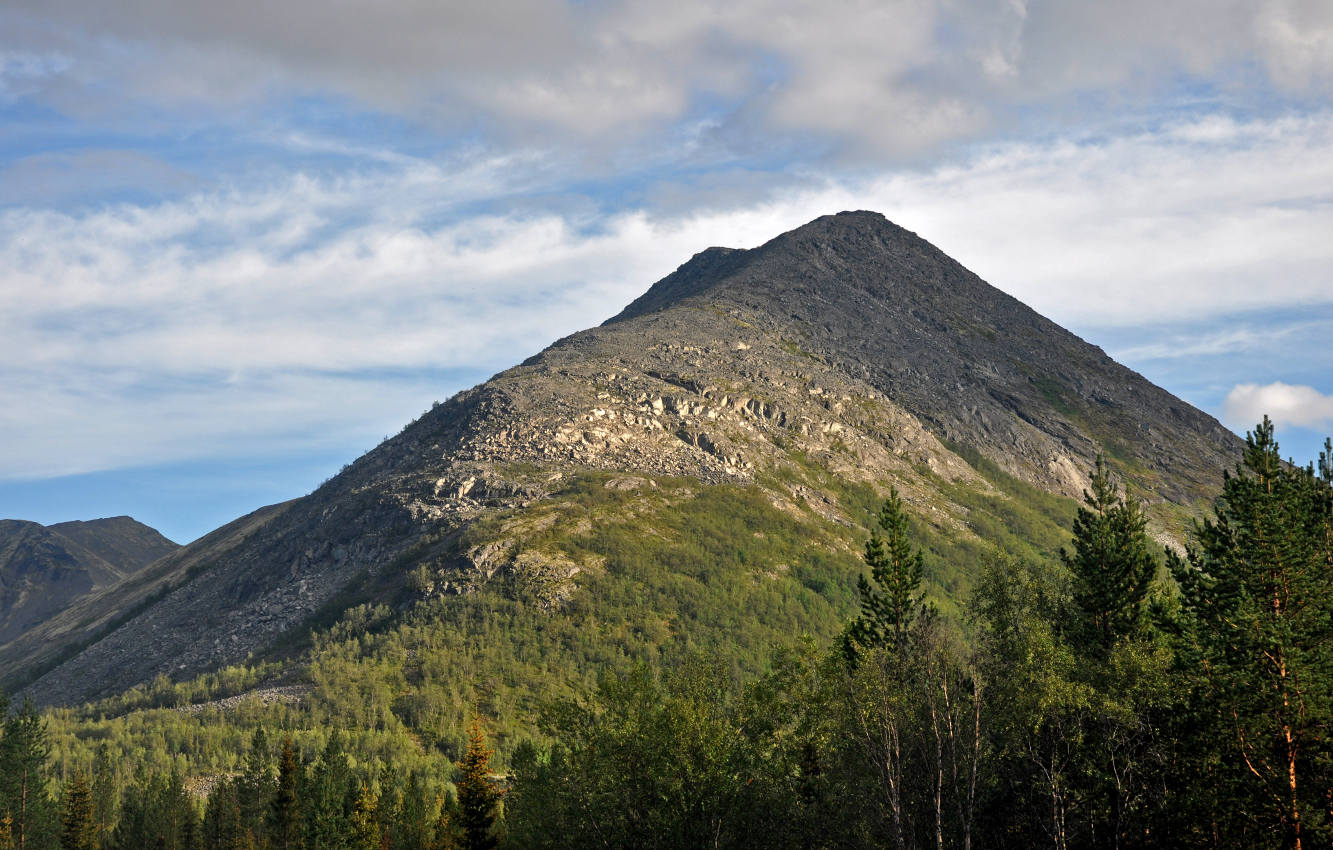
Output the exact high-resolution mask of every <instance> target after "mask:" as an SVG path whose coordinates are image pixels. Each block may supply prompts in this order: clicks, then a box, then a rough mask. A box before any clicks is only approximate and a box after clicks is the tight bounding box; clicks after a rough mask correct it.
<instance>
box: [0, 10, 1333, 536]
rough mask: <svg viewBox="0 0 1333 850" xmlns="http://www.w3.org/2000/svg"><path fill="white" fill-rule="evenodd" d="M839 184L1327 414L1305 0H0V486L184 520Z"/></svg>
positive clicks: (823, 206)
mask: <svg viewBox="0 0 1333 850" xmlns="http://www.w3.org/2000/svg"><path fill="white" fill-rule="evenodd" d="M845 209H872V210H877V211H879V212H882V213H884V214H885V215H886V216H888V217H889V218H890V219H891V220H893V221H894V222H896V223H898V224H900V225H902V226H903V227H906V228H907V229H909V230H912V231H915V232H916V233H918V234H920V235H921V236H923V237H925V238H926V239H928V240H930V241H931V242H933V243H934V244H935V245H937V246H938V247H940V248H941V249H942V250H944V251H945V252H946V253H948V254H950V255H952V256H953V257H955V258H956V259H958V260H959V261H960V262H962V263H963V264H964V265H966V266H968V267H969V268H970V269H972V270H973V271H975V272H976V273H977V274H979V275H980V276H981V277H982V278H984V279H986V280H987V281H989V282H990V283H992V284H994V285H995V286H997V287H999V288H1000V289H1002V290H1004V291H1006V292H1008V293H1010V294H1012V295H1014V296H1015V297H1017V298H1019V299H1021V300H1023V301H1024V302H1026V303H1027V304H1029V305H1030V306H1032V307H1033V308H1035V309H1037V310H1038V311H1039V312H1041V313H1043V314H1045V315H1046V316H1048V317H1050V318H1052V319H1053V320H1055V321H1057V322H1059V323H1060V324H1062V325H1064V326H1066V327H1068V328H1069V329H1071V330H1072V331H1074V332H1075V333H1077V334H1079V335H1080V336H1082V337H1083V338H1084V339H1086V340H1088V341H1090V342H1092V343H1094V344H1096V345H1099V346H1101V347H1102V348H1103V349H1105V350H1106V351H1107V352H1108V353H1109V354H1110V355H1111V356H1113V357H1115V358H1116V359H1118V360H1120V361H1121V362H1123V363H1125V364H1127V365H1128V366H1130V367H1131V368H1133V369H1135V370H1137V371H1139V372H1141V373H1142V374H1144V375H1145V376H1147V377H1148V378H1149V379H1151V380H1153V381H1154V382H1156V383H1158V384H1160V385H1161V386H1163V387H1165V388H1166V389H1168V390H1170V391H1171V392H1173V393H1175V394H1176V395H1178V396H1180V397H1182V398H1184V399H1185V400H1187V401H1189V402H1191V403H1193V404H1195V405H1197V406H1199V407H1200V408H1202V409H1203V410H1205V411H1207V412H1209V413H1211V414H1212V415H1214V416H1216V417H1218V418H1219V419H1220V420H1221V421H1222V422H1223V423H1224V424H1226V425H1227V426H1228V427H1230V428H1232V429H1234V430H1236V431H1237V432H1238V433H1244V432H1245V430H1247V429H1250V428H1253V427H1254V425H1255V423H1256V422H1258V421H1259V419H1260V418H1261V417H1262V416H1263V415H1264V414H1267V415H1269V416H1271V417H1272V418H1273V419H1274V421H1275V422H1276V424H1277V432H1278V438H1279V441H1280V442H1281V444H1282V448H1283V452H1284V454H1286V455H1288V456H1291V457H1293V458H1294V459H1296V460H1297V461H1299V462H1302V463H1304V462H1307V461H1310V460H1312V459H1313V458H1314V457H1316V455H1317V454H1318V450H1319V447H1320V446H1322V444H1323V436H1324V435H1325V434H1329V433H1333V346H1331V345H1330V344H1329V340H1330V339H1333V4H1330V3H1328V2H1325V0H1264V1H1263V2H1254V1H1253V0H1247V2H1231V0H1176V2H1172V3H1161V2H1159V0H1120V2H1117V3H1093V2H1068V1H1067V0H1063V1H1062V2H1041V0H873V1H872V0H825V2H820V3H810V2H787V1H786V0H773V2H759V0H728V2H711V1H710V2H705V1H704V0H674V2H672V3H669V4H664V3H657V2H648V0H621V2H616V0H575V1H574V2H559V0H509V1H508V2H497V0H491V1H490V2H457V0H443V2H442V1H441V0H377V2H374V3H370V2H355V0H344V2H337V3H328V2H326V0H320V1H319V2H313V0H285V1H284V2H283V3H271V2H268V0H263V2H260V0H233V2H231V3H225V4H219V3H202V2H197V0H133V2H128V3H116V4H107V3H105V2H101V0H43V2H42V3H40V4H38V3H33V2H28V0H0V516H4V517H14V518H22V519H30V520H35V521H38V522H43V523H51V522H58V521H63V520H68V519H89V518H93V517H98V516H112V515H119V514H130V515H132V516H134V517H136V518H137V519H139V520H141V521H143V522H146V523H148V524H150V525H152V526H154V527H156V528H158V529H160V530H161V531H163V532H164V533H165V534H167V536H169V537H171V538H172V539H175V540H177V541H179V542H187V541H189V540H191V539H193V538H195V537H197V536H199V535H201V534H204V533H206V532H207V531H209V530H211V529H212V528H215V527H217V526H219V525H221V524H223V523H225V522H227V521H229V520H230V519H233V518H235V517H237V516H239V515H241V514H243V513H246V512H248V511H250V510H253V509H255V508H258V507H260V506H261V505H264V504H270V503H273V502H277V501H281V500H284V499H289V498H293V497H296V496H300V495H303V494H304V493H307V492H309V491H310V490H312V489H314V488H315V487H316V486H318V485H319V484H320V483H321V482H322V481H323V480H324V479H325V478H327V477H329V476H330V475H332V474H335V473H336V472H337V471H338V470H339V469H340V468H341V467H342V465H343V464H344V463H347V462H348V461H350V460H352V459H354V458H355V457H356V456H358V455H359V454H361V453H362V452H364V451H366V450H368V449H369V448H371V447H373V446H374V445H375V444H376V443H378V442H379V441H380V440H381V439H383V438H384V437H385V436H387V435H390V434H393V433H396V432H397V431H398V430H400V429H401V428H402V427H403V425H404V424H406V423H407V422H409V421H410V420H411V419H413V418H414V417H416V416H417V415H419V414H420V413H421V412H422V411H423V410H425V409H427V408H429V407H430V405H431V403H432V402H434V401H437V400H443V399H445V398H448V397H449V396H451V395H452V394H453V393H455V392H457V391H459V390H461V389H465V388H467V387H469V386H472V385H474V384H476V383H478V382H480V381H483V380H485V379H486V378H487V377H489V376H490V375H491V374H493V373H495V372H497V371H499V370H501V369H504V368H506V367H508V366H510V365H513V364H515V363H517V362H518V361H520V360H522V359H524V358H526V357H528V356H530V355H531V354H534V353H536V352H537V351H539V350H541V349H542V348H544V347H545V346H546V345H548V344H550V343H551V342H552V341H554V340H556V339H558V338H559V337H561V336H564V335H566V334H568V333H571V332H573V331H576V330H579V329H581V328H584V327H588V326H590V325H594V324H597V323H599V322H601V321H603V320H604V319H606V318H608V317H609V316H611V315H613V314H615V313H616V312H618V311H619V310H620V308H621V307H622V306H624V305H625V304H626V303H628V302H629V301H631V300H633V298H635V297H636V296H637V295H639V294H640V293H642V292H643V291H644V290H645V289H647V287H648V286H649V285H651V284H652V283H653V282H654V281H655V280H658V279H659V278H661V277H663V276H664V275H666V274H668V273H670V272H671V271H672V270H674V269H675V268H676V267H677V266H678V265H680V264H681V263H682V262H684V261H685V260H686V259H688V258H689V257H690V256H691V255H693V254H695V253H697V252H698V251H700V250H702V249H704V248H706V247H709V246H713V245H724V246H728V247H735V248H749V247H753V246H755V245H758V244H761V243H763V242H765V241H767V240H768V239H770V238H772V237H773V236H775V235H777V234H778V233H780V232H782V231H784V230H788V229H791V228H793V227H797V226H799V225H801V224H803V223H805V222H807V221H809V220H811V219H813V218H815V217H817V216H819V215H824V214H827V213H832V212H837V211H839V210H845Z"/></svg>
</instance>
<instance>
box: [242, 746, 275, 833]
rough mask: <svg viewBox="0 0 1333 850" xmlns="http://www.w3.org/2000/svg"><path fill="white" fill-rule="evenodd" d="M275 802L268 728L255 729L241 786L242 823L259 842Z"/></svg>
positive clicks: (246, 757) (246, 758)
mask: <svg viewBox="0 0 1333 850" xmlns="http://www.w3.org/2000/svg"><path fill="white" fill-rule="evenodd" d="M272 798H273V755H272V753H271V752H269V743H268V735H267V733H265V732H264V727H262V726H260V727H258V728H256V729H255V732H254V735H253V736H251V738H250V752H248V753H246V756H245V769H244V771H243V772H242V774H241V776H240V782H239V785H238V786H237V799H238V802H239V804H240V808H241V823H242V824H243V825H244V826H245V828H246V829H247V830H248V831H249V832H250V833H251V834H252V835H254V836H255V837H256V838H257V839H262V837H263V835H264V828H265V826H266V825H267V824H266V821H267V817H268V806H269V801H270V800H271V799H272Z"/></svg>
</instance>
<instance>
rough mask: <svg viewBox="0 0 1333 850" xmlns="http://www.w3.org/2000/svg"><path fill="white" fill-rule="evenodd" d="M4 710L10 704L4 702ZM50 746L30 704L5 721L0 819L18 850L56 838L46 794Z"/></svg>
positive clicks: (0, 756)
mask: <svg viewBox="0 0 1333 850" xmlns="http://www.w3.org/2000/svg"><path fill="white" fill-rule="evenodd" d="M2 702H3V705H4V707H5V708H7V707H8V705H9V701H8V700H3V701H2ZM50 753H51V746H50V743H49V741H48V738H47V733H46V721H44V720H42V718H41V715H39V714H38V713H37V707H36V706H34V705H33V703H32V701H31V700H24V702H23V706H22V708H20V709H19V710H18V711H17V712H15V713H14V714H13V715H11V716H9V717H8V718H6V719H5V721H4V731H3V737H0V765H3V770H0V815H8V816H9V818H10V820H11V826H10V829H11V833H12V835H13V840H14V846H15V847H16V848H18V850H30V848H33V847H38V846H43V845H45V844H47V843H49V840H50V839H52V838H54V837H55V835H56V834H58V830H59V826H58V824H57V812H56V810H55V805H54V803H53V801H52V800H51V797H50V795H48V794H47V791H46V767H47V758H48V756H49V755H50Z"/></svg>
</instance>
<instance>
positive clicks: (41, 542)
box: [0, 516, 180, 643]
mask: <svg viewBox="0 0 1333 850" xmlns="http://www.w3.org/2000/svg"><path fill="white" fill-rule="evenodd" d="M178 548H180V547H179V546H178V545H177V544H175V543H173V542H171V541H170V540H168V539H167V538H165V537H163V536H162V535H161V534H159V533H158V532H157V531H156V530H154V529H152V528H149V527H148V526H146V525H144V524H143V523H140V522H136V521H135V520H133V519H131V518H130V517H127V516H121V517H111V518H108V519H96V520H91V521H87V522H82V521H75V522H62V523H57V524H55V525H50V526H42V525H39V524H37V523H35V522H26V521H24V520H0V643H4V642H6V641H10V640H13V639H14V638H16V637H18V636H19V635H20V634H22V633H23V632H25V631H27V630H29V629H32V628H33V627H35V626H37V625H38V624H40V623H42V622H45V621H46V620H48V619H50V618H51V617H53V616H55V615H56V614H58V613H60V612H61V611H64V610H65V609H67V608H68V607H69V606H70V605H71V604H73V603H74V602H75V601H76V600H77V599H79V598H80V597H82V596H84V595H86V594H89V593H92V592H94V591H97V590H100V589H103V588H106V587H109V586H111V585H113V584H115V583H117V582H118V581H120V580H121V579H123V578H125V577H126V576H130V575H133V574H134V573H136V572H138V571H139V570H140V569H142V568H143V567H145V566H147V565H148V564H150V563H152V562H153V561H156V560H157V559H158V558H161V557H163V556H165V555H168V554H170V553H171V552H174V551H175V550H176V549H178Z"/></svg>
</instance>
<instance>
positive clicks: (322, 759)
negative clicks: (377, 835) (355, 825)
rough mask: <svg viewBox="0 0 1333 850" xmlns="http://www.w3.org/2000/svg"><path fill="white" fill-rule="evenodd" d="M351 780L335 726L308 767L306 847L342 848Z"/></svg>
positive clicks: (346, 831) (344, 842) (346, 830)
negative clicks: (313, 761) (321, 749)
mask: <svg viewBox="0 0 1333 850" xmlns="http://www.w3.org/2000/svg"><path fill="white" fill-rule="evenodd" d="M351 781H352V780H351V771H350V769H349V767H348V764H347V756H346V754H345V753H344V752H343V743H342V734H341V733H340V732H339V731H338V730H336V729H335V730H334V731H333V733H332V734H330V735H329V740H328V743H327V744H326V745H325V747H324V752H322V753H321V754H320V756H319V761H317V762H316V763H315V764H314V766H313V767H312V768H311V770H310V779H309V782H308V783H307V787H306V789H305V801H304V805H305V832H306V836H305V837H306V846H308V847H318V848H320V849H321V850H342V848H343V847H345V846H346V842H347V834H348V832H349V830H350V826H349V822H348V821H349V814H350V813H349V812H348V811H347V803H348V802H349V800H348V793H349V792H350V790H351Z"/></svg>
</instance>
